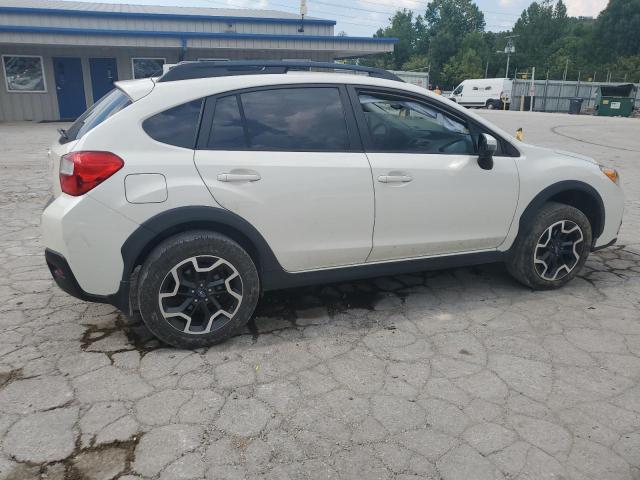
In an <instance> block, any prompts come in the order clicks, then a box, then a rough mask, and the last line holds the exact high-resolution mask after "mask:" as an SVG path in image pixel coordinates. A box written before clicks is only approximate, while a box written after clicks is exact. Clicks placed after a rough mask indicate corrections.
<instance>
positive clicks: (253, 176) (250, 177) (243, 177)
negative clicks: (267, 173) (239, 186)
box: [218, 173, 262, 182]
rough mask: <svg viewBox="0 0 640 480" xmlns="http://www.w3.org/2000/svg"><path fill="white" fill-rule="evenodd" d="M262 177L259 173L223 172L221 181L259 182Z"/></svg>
mask: <svg viewBox="0 0 640 480" xmlns="http://www.w3.org/2000/svg"><path fill="white" fill-rule="evenodd" d="M261 178H262V177H261V176H260V175H258V174H257V173H221V174H219V175H218V181H219V182H257V181H258V180H260V179H261Z"/></svg>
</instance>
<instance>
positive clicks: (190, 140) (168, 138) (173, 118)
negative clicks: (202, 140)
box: [142, 99, 202, 148]
mask: <svg viewBox="0 0 640 480" xmlns="http://www.w3.org/2000/svg"><path fill="white" fill-rule="evenodd" d="M201 108H202V99H199V100H194V101H192V102H189V103H183V104H182V105H178V106H177V107H173V108H170V109H169V110H165V111H164V112H161V113H158V114H157V115H154V116H153V117H150V118H147V119H146V120H145V121H144V122H143V123H142V128H143V129H144V131H145V132H147V135H149V136H150V137H151V138H153V139H154V140H157V141H158V142H162V143H168V144H169V145H175V146H176V147H184V148H194V146H195V143H196V134H197V133H198V124H199V121H200V109H201Z"/></svg>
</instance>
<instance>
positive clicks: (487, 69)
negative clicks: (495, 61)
mask: <svg viewBox="0 0 640 480" xmlns="http://www.w3.org/2000/svg"><path fill="white" fill-rule="evenodd" d="M488 76H489V60H487V68H485V69H484V78H487V77H488Z"/></svg>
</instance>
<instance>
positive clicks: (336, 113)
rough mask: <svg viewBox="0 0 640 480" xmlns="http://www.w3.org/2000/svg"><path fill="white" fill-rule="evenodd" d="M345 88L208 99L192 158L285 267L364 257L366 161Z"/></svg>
mask: <svg viewBox="0 0 640 480" xmlns="http://www.w3.org/2000/svg"><path fill="white" fill-rule="evenodd" d="M348 105H349V103H348V97H347V94H346V90H345V89H344V87H342V86H333V85H301V86H288V87H268V88H260V89H253V90H249V91H242V92H238V93H234V94H227V95H220V96H217V97H211V98H208V99H207V101H206V107H205V112H204V115H203V122H202V125H203V126H202V128H201V132H200V135H199V139H198V149H197V150H196V153H195V163H196V166H197V168H198V170H199V171H200V174H201V175H202V177H203V179H204V181H205V182H206V184H207V186H208V187H209V189H210V191H211V194H212V195H213V197H214V198H215V199H216V201H217V202H218V203H220V205H222V206H223V207H224V208H226V209H228V210H230V211H232V212H234V213H236V214H238V215H239V216H241V217H242V218H244V219H245V220H247V221H248V222H249V223H251V224H252V225H253V226H254V227H255V228H256V229H257V230H258V231H259V232H260V233H261V234H262V236H263V237H264V238H265V239H266V241H267V242H268V243H269V245H270V247H271V248H272V249H273V251H274V253H275V255H276V257H277V258H278V260H279V261H280V263H281V265H282V266H283V267H284V268H285V269H286V270H288V271H292V272H295V271H302V270H310V269H318V268H324V267H332V266H340V265H348V264H357V263H364V262H365V260H366V258H367V256H368V254H369V252H370V251H371V246H372V238H371V237H372V233H373V219H374V211H373V208H374V201H373V183H372V179H371V169H370V166H369V163H368V161H367V157H366V155H365V154H364V153H363V151H362V146H361V143H360V139H359V136H358V135H357V129H356V126H355V120H354V118H353V112H352V110H351V109H350V108H347V106H348Z"/></svg>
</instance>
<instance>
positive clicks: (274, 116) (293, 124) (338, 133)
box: [240, 87, 349, 151]
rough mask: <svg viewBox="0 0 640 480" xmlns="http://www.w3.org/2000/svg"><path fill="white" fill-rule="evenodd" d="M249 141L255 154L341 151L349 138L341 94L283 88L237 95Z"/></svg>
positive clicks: (328, 88)
mask: <svg viewBox="0 0 640 480" xmlns="http://www.w3.org/2000/svg"><path fill="white" fill-rule="evenodd" d="M240 99H241V102H242V108H243V110H244V116H245V121H246V127H247V134H248V137H249V146H250V148H252V149H257V150H293V151H296V150H297V151H341V150H346V149H348V148H349V135H348V133H347V123H346V119H345V112H344V109H343V107H342V101H341V99H340V91H339V90H338V89H337V88H333V87H327V88H325V87H320V88H282V89H276V90H260V91H256V92H250V93H244V94H242V95H240Z"/></svg>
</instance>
